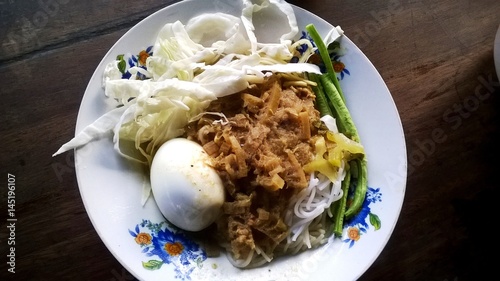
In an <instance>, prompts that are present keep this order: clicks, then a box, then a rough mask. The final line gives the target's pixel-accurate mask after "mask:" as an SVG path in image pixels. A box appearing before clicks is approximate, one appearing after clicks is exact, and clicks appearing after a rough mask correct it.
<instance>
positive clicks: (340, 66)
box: [333, 61, 345, 73]
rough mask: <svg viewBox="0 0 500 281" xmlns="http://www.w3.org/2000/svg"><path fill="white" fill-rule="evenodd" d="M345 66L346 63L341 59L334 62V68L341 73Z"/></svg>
mask: <svg viewBox="0 0 500 281" xmlns="http://www.w3.org/2000/svg"><path fill="white" fill-rule="evenodd" d="M344 68H345V64H344V63H342V62H340V61H334V62H333V70H335V72H337V73H340V72H342V70H344Z"/></svg>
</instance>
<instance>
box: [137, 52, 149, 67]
mask: <svg viewBox="0 0 500 281" xmlns="http://www.w3.org/2000/svg"><path fill="white" fill-rule="evenodd" d="M147 58H149V54H148V52H146V51H145V50H142V51H141V52H140V53H139V63H140V64H141V65H146V59H147Z"/></svg>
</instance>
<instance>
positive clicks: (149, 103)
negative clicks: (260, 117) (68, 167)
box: [54, 0, 339, 164]
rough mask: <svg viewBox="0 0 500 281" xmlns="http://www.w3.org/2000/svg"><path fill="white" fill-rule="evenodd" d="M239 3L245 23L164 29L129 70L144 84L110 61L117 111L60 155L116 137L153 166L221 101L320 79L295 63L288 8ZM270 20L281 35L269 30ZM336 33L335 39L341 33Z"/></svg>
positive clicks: (266, 0) (266, 1) (206, 19)
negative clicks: (253, 87) (264, 86)
mask: <svg viewBox="0 0 500 281" xmlns="http://www.w3.org/2000/svg"><path fill="white" fill-rule="evenodd" d="M241 1H242V4H243V10H242V13H241V16H239V17H237V16H233V15H229V14H223V13H212V14H202V15H199V16H196V17H194V18H192V19H191V20H189V21H188V22H187V23H186V24H183V23H182V22H180V21H176V22H173V23H167V24H165V25H164V26H163V28H162V29H161V30H160V31H159V33H158V36H157V38H156V40H155V42H154V44H153V47H152V55H151V56H149V57H148V58H147V59H146V67H145V68H141V67H132V68H130V69H129V71H130V73H133V74H141V75H142V76H143V77H145V80H136V79H135V78H133V77H135V75H132V78H130V79H122V77H120V75H119V73H120V69H119V68H120V64H119V63H118V62H117V61H113V62H110V63H109V64H108V65H107V66H106V69H105V71H104V74H103V87H104V90H105V95H106V96H107V97H109V98H111V99H114V100H116V102H117V106H118V108H117V109H114V110H112V111H110V112H108V113H106V114H104V115H103V116H102V117H100V118H99V119H97V120H96V121H95V122H94V123H92V124H91V125H89V126H88V127H86V128H84V129H83V130H82V131H81V132H79V133H78V134H77V135H76V136H75V137H74V138H73V139H72V140H70V141H69V142H67V143H66V144H64V145H63V146H62V147H61V148H60V149H59V150H58V151H57V152H56V153H55V154H54V156H55V155H57V154H60V153H63V152H65V151H68V150H70V149H74V148H78V147H80V146H82V145H85V144H86V143H88V142H90V141H92V140H95V139H99V138H102V137H104V136H106V135H109V134H111V133H112V135H113V142H114V147H115V149H116V151H117V152H118V153H119V154H121V155H122V156H124V157H126V158H127V159H131V160H134V161H138V162H141V163H144V164H150V163H151V161H152V157H153V156H154V153H155V152H156V149H158V147H159V146H160V145H161V144H162V143H163V142H165V141H166V140H168V139H171V138H174V137H177V136H180V135H182V134H183V133H184V131H183V128H184V127H185V125H187V124H188V122H189V121H190V120H192V119H193V118H195V117H196V116H199V114H201V113H202V112H204V111H205V109H206V108H207V106H208V105H209V103H210V102H211V101H213V100H215V99H217V98H218V97H222V96H225V95H230V94H233V93H236V92H239V91H241V90H243V89H245V88H247V87H248V86H249V83H260V82H262V81H264V77H265V75H266V72H269V71H271V72H288V73H292V72H300V73H302V72H314V73H321V72H320V70H319V68H318V67H317V66H316V65H313V64H308V63H305V62H303V61H301V62H299V63H289V62H290V59H291V58H292V56H293V51H294V50H295V49H294V48H295V46H293V45H292V39H294V38H295V37H296V36H297V34H298V27H297V21H296V19H295V14H294V12H293V9H292V7H291V6H290V5H289V4H288V3H286V2H285V1H283V0H260V1H250V0H241ZM256 2H258V3H256ZM269 20H272V26H273V28H274V27H276V28H278V29H279V31H278V32H276V31H275V30H273V32H268V30H264V29H263V27H264V26H266V21H269ZM333 34H334V35H333V36H331V37H334V36H335V34H339V30H336V33H335V32H334V33H333ZM125 142H132V143H133V144H134V147H135V149H136V150H137V151H139V152H140V153H139V154H137V153H130V152H129V151H127V150H126V149H124V145H123V144H124V143H125ZM137 151H136V152H137Z"/></svg>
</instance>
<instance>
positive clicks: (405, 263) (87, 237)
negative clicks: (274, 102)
mask: <svg viewBox="0 0 500 281" xmlns="http://www.w3.org/2000/svg"><path fill="white" fill-rule="evenodd" d="M173 2H177V1H151V0H145V1H115V0H102V1H68V0H65V1H62V0H60V1H56V0H53V1H50V0H45V1H35V0H27V1H14V0H5V1H0V9H1V10H0V17H1V20H0V45H1V46H0V81H2V87H0V109H1V111H0V113H1V114H0V126H1V127H0V128H1V131H0V133H1V134H0V143H2V146H1V147H0V171H1V173H2V177H5V175H6V174H7V173H11V174H15V175H16V179H17V182H16V183H17V188H16V215H17V217H18V219H19V221H18V224H17V227H16V245H17V246H16V256H17V259H16V274H15V275H12V274H8V273H7V269H6V264H5V259H4V261H3V262H1V263H0V264H1V265H0V280H133V277H132V276H131V275H130V274H129V273H128V272H127V271H126V270H125V269H124V268H123V266H122V265H121V264H119V263H118V262H117V260H116V259H115V258H114V257H113V256H112V254H111V253H110V252H109V251H108V250H107V248H106V247H105V246H104V244H103V243H102V242H101V240H100V238H99V236H98V235H97V233H96V231H95V230H94V228H93V227H92V224H91V222H90V220H89V219H88V216H87V214H86V212H85V208H84V206H83V203H82V201H81V198H80V194H79V191H78V186H77V182H76V175H75V172H74V162H73V154H72V153H67V154H64V155H60V156H57V157H54V158H53V157H51V155H52V153H54V152H55V151H56V150H57V149H58V148H59V146H60V145H61V144H62V143H63V142H65V141H66V140H68V139H70V138H71V137H72V136H73V135H74V129H75V123H76V118H77V114H78V108H79V105H80V101H81V98H82V97H83V93H84V91H85V88H86V86H87V83H88V80H89V79H90V77H91V75H92V73H93V71H94V69H95V67H96V66H97V65H98V63H99V61H100V60H101V58H102V56H103V55H104V54H105V53H106V52H107V50H108V49H109V48H110V47H111V46H112V45H113V44H114V42H115V41H116V40H117V39H118V38H120V36H122V35H123V34H124V33H125V32H126V31H127V30H128V29H129V28H131V27H132V26H133V25H134V24H136V23H137V22H138V21H139V20H141V19H143V18H144V17H146V16H147V15H149V14H150V13H151V12H153V11H156V10H157V9H159V8H161V7H164V6H166V5H168V4H170V3H173ZM289 2H290V3H292V4H295V5H297V6H299V7H302V8H304V9H307V10H309V11H311V12H313V13H315V14H317V15H319V16H321V17H322V18H324V19H325V20H327V21H329V22H330V23H332V24H335V25H340V26H342V28H343V29H344V30H345V32H346V35H347V36H348V37H349V38H351V39H352V40H353V41H354V42H355V43H356V44H357V45H358V46H359V47H360V48H361V49H362V51H363V52H364V53H365V54H366V55H367V57H368V58H369V59H370V60H371V61H372V63H373V64H374V66H375V67H376V68H377V70H378V71H379V72H380V74H381V76H382V78H383V79H384V80H385V82H386V83H387V86H388V88H389V90H390V91H391V94H392V96H393V99H394V102H395V104H396V106H397V108H398V110H399V113H400V116H401V121H402V124H403V129H404V132H405V139H406V145H407V152H408V179H407V188H406V194H405V201H404V205H403V208H402V211H401V214H400V218H399V221H398V223H397V225H396V227H395V229H394V232H393V235H392V236H391V238H390V239H389V241H388V242H387V245H386V247H385V248H384V250H383V251H382V253H381V254H380V256H379V257H378V258H377V260H376V261H375V262H374V264H373V265H372V266H371V267H370V268H369V269H368V270H367V271H366V273H365V274H364V275H363V276H362V277H361V278H360V280H437V281H444V280H450V281H451V280H453V281H454V280H457V281H462V280H494V279H496V275H497V274H496V271H495V265H494V264H493V259H490V258H488V257H489V256H492V255H494V254H495V253H496V249H498V242H495V241H494V240H495V239H494V236H493V235H492V233H494V232H493V231H492V229H491V228H492V227H493V224H494V222H495V220H494V219H493V218H494V216H495V212H494V206H496V204H495V203H496V201H497V200H498V198H499V197H498V195H499V194H498V183H497V180H496V178H495V175H496V172H497V169H495V168H494V166H493V165H494V160H496V159H498V149H497V144H498V143H499V140H498V137H497V135H498V124H499V120H498V110H497V109H498V108H499V98H498V94H499V93H500V85H499V83H498V78H497V76H496V72H495V68H494V63H493V41H494V37H495V33H496V31H497V29H498V26H499V24H500V19H499V17H498V15H500V2H499V1H497V0H481V1H468V0H456V1H452V0H443V1H430V0H390V1H362V0H354V1H338V0H335V1H327V0H309V1H289ZM40 3H46V4H47V3H52V6H51V7H52V10H50V9H49V10H47V9H43V8H42V7H41V6H40V5H41V4H40ZM54 3H57V8H55V5H56V4H54ZM51 11H52V12H51ZM42 13H45V15H46V18H47V20H46V21H44V20H43V19H44V17H43V15H42ZM30 24H31V27H30ZM36 24H37V25H38V27H37V26H36ZM0 195H1V201H0V202H2V203H1V204H0V208H1V209H2V211H1V212H0V254H1V255H2V256H4V257H5V255H6V254H5V253H6V251H7V249H6V248H7V247H6V245H7V244H6V241H7V240H6V239H7V238H8V233H7V231H6V219H7V217H6V216H7V214H6V212H5V210H6V209H7V208H6V200H7V190H6V188H4V187H2V189H0ZM486 233H488V234H486Z"/></svg>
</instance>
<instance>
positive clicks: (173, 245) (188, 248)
mask: <svg viewBox="0 0 500 281" xmlns="http://www.w3.org/2000/svg"><path fill="white" fill-rule="evenodd" d="M129 233H130V235H132V237H134V239H135V242H136V243H137V244H138V245H140V246H141V248H142V251H141V252H142V253H143V254H145V255H146V256H147V257H149V258H151V259H149V260H148V261H146V262H143V263H142V265H143V267H144V268H145V269H148V270H157V269H160V268H161V266H162V265H163V264H174V266H175V272H176V278H178V279H182V280H190V277H189V275H190V274H191V272H192V271H193V270H194V269H195V268H197V267H202V266H203V263H202V262H203V261H204V260H206V259H207V255H206V253H205V251H204V250H203V249H202V248H200V246H199V245H198V244H196V243H195V242H193V241H192V240H191V239H190V238H189V237H188V236H187V235H186V234H185V233H184V232H183V231H181V230H179V229H177V228H175V227H173V226H170V225H169V224H168V223H167V222H161V223H153V222H151V221H150V220H143V221H142V222H141V223H140V224H137V225H136V226H135V227H134V229H133V230H130V229H129Z"/></svg>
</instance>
